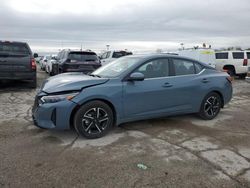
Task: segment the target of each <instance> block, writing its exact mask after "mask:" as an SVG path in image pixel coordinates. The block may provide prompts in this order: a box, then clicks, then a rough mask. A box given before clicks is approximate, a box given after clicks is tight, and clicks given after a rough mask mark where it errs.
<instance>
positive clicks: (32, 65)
mask: <svg viewBox="0 0 250 188" xmlns="http://www.w3.org/2000/svg"><path fill="white" fill-rule="evenodd" d="M31 69H32V70H36V60H35V59H34V58H32V59H31Z"/></svg>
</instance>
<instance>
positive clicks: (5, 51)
mask: <svg viewBox="0 0 250 188" xmlns="http://www.w3.org/2000/svg"><path fill="white" fill-rule="evenodd" d="M37 56H38V55H37V54H34V57H33V55H32V52H31V50H30V47H29V45H28V44H27V43H23V42H9V41H0V80H31V87H33V88H35V87H36V62H35V59H34V58H36V57H37Z"/></svg>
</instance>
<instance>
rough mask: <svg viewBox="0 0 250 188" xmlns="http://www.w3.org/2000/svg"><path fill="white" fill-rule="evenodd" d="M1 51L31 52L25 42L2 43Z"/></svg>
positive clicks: (27, 53) (13, 52) (14, 52)
mask: <svg viewBox="0 0 250 188" xmlns="http://www.w3.org/2000/svg"><path fill="white" fill-rule="evenodd" d="M0 52H8V53H12V54H26V55H29V54H30V50H29V48H28V46H27V45H26V44H25V43H2V42H1V43H0Z"/></svg>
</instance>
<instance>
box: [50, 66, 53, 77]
mask: <svg viewBox="0 0 250 188" xmlns="http://www.w3.org/2000/svg"><path fill="white" fill-rule="evenodd" d="M49 75H50V76H54V70H53V67H52V70H49Z"/></svg>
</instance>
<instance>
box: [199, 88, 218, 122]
mask: <svg viewBox="0 0 250 188" xmlns="http://www.w3.org/2000/svg"><path fill="white" fill-rule="evenodd" d="M221 106H222V99H221V97H220V95H219V94H218V93H215V92H212V93H209V94H208V95H207V96H206V97H205V98H204V99H203V101H202V104H201V108H200V112H199V116H200V117H201V118H202V119H205V120H211V119H214V118H215V117H216V116H217V115H218V114H219V112H220V109H221Z"/></svg>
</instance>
